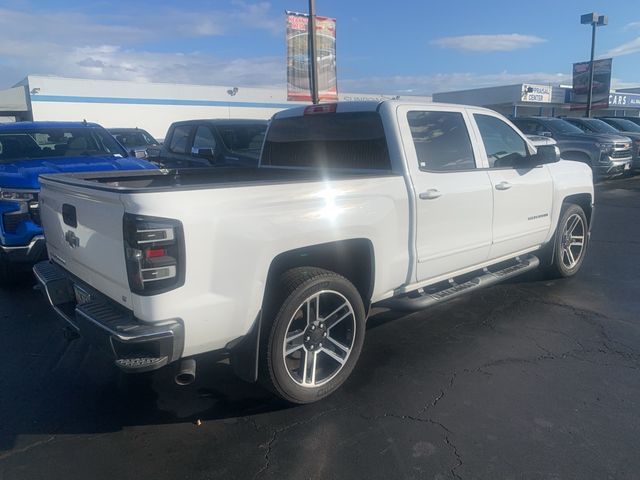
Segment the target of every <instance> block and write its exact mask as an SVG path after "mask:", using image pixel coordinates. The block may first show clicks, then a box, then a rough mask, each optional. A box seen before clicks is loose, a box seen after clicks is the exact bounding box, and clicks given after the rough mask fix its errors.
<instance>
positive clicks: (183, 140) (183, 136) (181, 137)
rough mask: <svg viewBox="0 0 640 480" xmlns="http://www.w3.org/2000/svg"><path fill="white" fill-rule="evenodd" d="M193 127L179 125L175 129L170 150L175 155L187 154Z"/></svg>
mask: <svg viewBox="0 0 640 480" xmlns="http://www.w3.org/2000/svg"><path fill="white" fill-rule="evenodd" d="M190 134H191V125H179V126H177V127H176V128H174V129H173V134H172V135H171V143H170V144H169V150H171V151H172V152H174V153H187V147H188V145H187V144H188V143H189V135H190Z"/></svg>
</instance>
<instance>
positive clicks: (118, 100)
mask: <svg viewBox="0 0 640 480" xmlns="http://www.w3.org/2000/svg"><path fill="white" fill-rule="evenodd" d="M31 101H32V102H59V103H110V104H126V105H187V106H196V107H245V108H291V107H295V106H296V105H299V103H262V102H223V101H220V100H181V99H173V98H127V97H78V96H68V95H38V94H35V95H31Z"/></svg>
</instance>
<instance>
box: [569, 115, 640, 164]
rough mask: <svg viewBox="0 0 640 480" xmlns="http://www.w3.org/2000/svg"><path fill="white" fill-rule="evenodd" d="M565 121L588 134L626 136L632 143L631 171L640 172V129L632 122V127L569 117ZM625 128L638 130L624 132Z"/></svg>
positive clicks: (619, 123) (598, 119) (598, 120)
mask: <svg viewBox="0 0 640 480" xmlns="http://www.w3.org/2000/svg"><path fill="white" fill-rule="evenodd" d="M564 120H566V121H567V122H569V123H571V124H572V125H575V126H576V127H578V128H579V129H580V130H582V131H583V132H586V133H606V134H610V135H624V136H625V137H627V138H629V139H630V140H631V141H632V152H631V153H632V157H633V158H632V160H631V170H632V171H633V172H637V171H639V170H640V127H639V126H636V125H635V124H634V123H632V122H631V125H627V124H625V122H617V121H612V122H607V121H606V120H604V121H603V119H600V118H582V117H580V118H573V117H567V118H565V119H564ZM625 128H631V129H633V128H637V131H634V130H628V131H627V130H623V129H625Z"/></svg>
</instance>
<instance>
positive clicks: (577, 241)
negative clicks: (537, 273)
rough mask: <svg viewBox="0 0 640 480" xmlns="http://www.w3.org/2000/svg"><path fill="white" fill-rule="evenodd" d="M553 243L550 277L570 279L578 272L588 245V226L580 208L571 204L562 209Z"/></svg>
mask: <svg viewBox="0 0 640 480" xmlns="http://www.w3.org/2000/svg"><path fill="white" fill-rule="evenodd" d="M554 242H555V252H554V256H553V261H552V262H551V265H550V267H549V274H550V276H552V277H556V278H562V277H572V276H573V275H575V274H576V273H578V270H580V267H581V266H582V262H583V261H584V257H585V255H586V252H587V246H588V243H589V226H588V224H587V217H586V215H585V213H584V210H583V209H582V207H580V206H579V205H575V204H572V203H568V204H566V205H565V206H564V207H563V209H562V213H561V214H560V220H559V221H558V228H557V230H556V235H555V238H554Z"/></svg>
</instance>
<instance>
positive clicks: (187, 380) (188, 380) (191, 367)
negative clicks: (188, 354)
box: [175, 358, 196, 385]
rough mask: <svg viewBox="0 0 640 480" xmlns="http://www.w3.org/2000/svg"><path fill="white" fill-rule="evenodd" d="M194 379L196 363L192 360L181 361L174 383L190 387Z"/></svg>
mask: <svg viewBox="0 0 640 480" xmlns="http://www.w3.org/2000/svg"><path fill="white" fill-rule="evenodd" d="M195 379H196V361H195V360H194V359H193V358H189V359H187V360H182V361H181V362H180V368H179V370H178V373H177V374H176V378H175V381H176V383H177V384H178V385H190V384H192V383H193V382H194V380H195Z"/></svg>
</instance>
